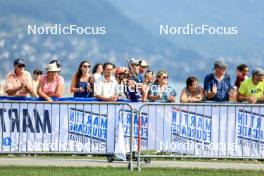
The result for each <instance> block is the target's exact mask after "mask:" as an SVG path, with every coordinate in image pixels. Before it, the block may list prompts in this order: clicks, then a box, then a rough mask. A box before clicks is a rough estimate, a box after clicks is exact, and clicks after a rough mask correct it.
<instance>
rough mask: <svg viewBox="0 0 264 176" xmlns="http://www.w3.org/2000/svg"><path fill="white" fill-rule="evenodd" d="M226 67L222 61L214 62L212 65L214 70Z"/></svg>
mask: <svg viewBox="0 0 264 176" xmlns="http://www.w3.org/2000/svg"><path fill="white" fill-rule="evenodd" d="M226 67H228V65H227V64H226V63H224V61H216V62H215V63H214V69H215V68H226Z"/></svg>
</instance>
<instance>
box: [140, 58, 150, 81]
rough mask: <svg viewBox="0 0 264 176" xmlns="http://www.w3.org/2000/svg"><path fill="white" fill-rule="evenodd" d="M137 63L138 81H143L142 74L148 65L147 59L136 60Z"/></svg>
mask: <svg viewBox="0 0 264 176" xmlns="http://www.w3.org/2000/svg"><path fill="white" fill-rule="evenodd" d="M138 65H139V70H138V71H139V73H138V80H139V82H142V83H143V82H144V74H145V73H146V71H147V68H148V66H149V65H148V63H147V61H145V60H140V61H139V62H138Z"/></svg>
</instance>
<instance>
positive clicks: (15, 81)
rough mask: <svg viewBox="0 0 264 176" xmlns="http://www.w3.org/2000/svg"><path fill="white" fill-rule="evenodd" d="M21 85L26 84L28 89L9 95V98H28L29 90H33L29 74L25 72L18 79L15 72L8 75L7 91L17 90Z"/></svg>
mask: <svg viewBox="0 0 264 176" xmlns="http://www.w3.org/2000/svg"><path fill="white" fill-rule="evenodd" d="M21 83H24V84H25V86H26V87H27V89H25V88H22V89H21V90H20V91H17V92H16V93H13V94H9V96H27V94H28V93H30V92H29V90H31V89H32V78H31V75H30V73H29V72H27V71H23V74H22V76H20V77H17V75H16V74H15V72H14V71H12V72H9V73H8V74H7V80H6V84H5V91H6V90H8V89H15V88H18V87H20V86H21Z"/></svg>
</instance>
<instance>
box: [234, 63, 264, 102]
mask: <svg viewBox="0 0 264 176" xmlns="http://www.w3.org/2000/svg"><path fill="white" fill-rule="evenodd" d="M263 77H264V70H263V69H262V68H257V69H255V70H253V71H252V78H249V79H247V80H245V81H243V82H242V83H241V85H240V88H239V91H238V100H239V101H245V102H249V103H252V104H255V103H258V102H259V103H263V102H264V82H263Z"/></svg>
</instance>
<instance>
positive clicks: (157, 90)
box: [148, 70, 176, 102]
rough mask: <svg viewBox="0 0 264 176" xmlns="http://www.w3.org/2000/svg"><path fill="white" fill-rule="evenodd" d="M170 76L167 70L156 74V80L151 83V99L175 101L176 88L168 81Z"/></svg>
mask: <svg viewBox="0 0 264 176" xmlns="http://www.w3.org/2000/svg"><path fill="white" fill-rule="evenodd" d="M168 79H169V76H168V73H167V72H166V71H162V70H161V71H159V72H158V73H157V75H156V80H155V82H154V83H153V84H152V85H151V87H150V91H149V96H148V98H149V100H151V101H162V102H175V100H176V90H175V88H174V86H173V85H172V84H171V83H169V82H168Z"/></svg>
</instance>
